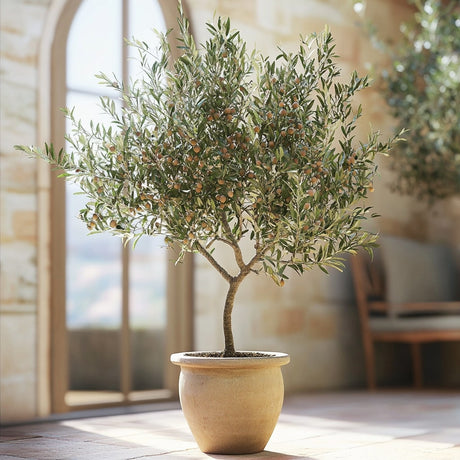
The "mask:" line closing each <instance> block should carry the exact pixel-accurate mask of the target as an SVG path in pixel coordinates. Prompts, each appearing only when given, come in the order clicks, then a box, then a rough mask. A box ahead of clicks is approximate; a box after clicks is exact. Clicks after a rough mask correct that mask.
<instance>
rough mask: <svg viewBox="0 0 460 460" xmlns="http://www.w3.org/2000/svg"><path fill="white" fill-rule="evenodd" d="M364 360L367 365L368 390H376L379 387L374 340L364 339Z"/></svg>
mask: <svg viewBox="0 0 460 460" xmlns="http://www.w3.org/2000/svg"><path fill="white" fill-rule="evenodd" d="M363 345H364V358H365V363H366V380H367V388H368V390H375V388H376V387H377V384H376V379H375V357H374V343H373V342H372V340H370V339H368V340H366V339H364V340H363Z"/></svg>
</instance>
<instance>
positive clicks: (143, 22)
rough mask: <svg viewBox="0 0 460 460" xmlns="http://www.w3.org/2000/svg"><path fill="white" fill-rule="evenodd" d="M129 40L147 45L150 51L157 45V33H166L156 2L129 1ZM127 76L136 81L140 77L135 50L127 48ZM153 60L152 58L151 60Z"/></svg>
mask: <svg viewBox="0 0 460 460" xmlns="http://www.w3.org/2000/svg"><path fill="white" fill-rule="evenodd" d="M129 8H130V9H129V37H128V38H129V39H132V38H133V37H134V38H135V39H136V40H140V41H145V42H146V43H148V45H149V47H150V49H151V50H154V49H155V48H156V47H157V46H158V45H159V43H160V42H159V40H158V36H157V34H156V33H155V32H154V30H156V31H158V32H163V33H165V32H166V25H165V22H164V18H163V13H162V11H161V7H160V5H159V4H158V1H156V0H130V1H129ZM128 56H129V60H128V65H129V76H130V78H131V79H133V80H136V79H137V78H139V77H140V73H141V72H140V65H139V62H138V59H137V58H138V52H137V50H136V48H134V47H132V46H130V47H128ZM152 59H153V58H152Z"/></svg>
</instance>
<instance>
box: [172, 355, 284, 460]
mask: <svg viewBox="0 0 460 460" xmlns="http://www.w3.org/2000/svg"><path fill="white" fill-rule="evenodd" d="M264 354H265V356H261V357H243V358H208V357H199V356H193V353H176V354H174V355H172V356H171V361H172V362H173V363H174V364H177V365H179V366H180V367H181V374H180V379H179V396H180V401H181V406H182V410H183V412H184V415H185V418H186V420H187V422H188V424H189V426H190V430H191V431H192V433H193V436H194V437H195V440H196V442H197V443H198V446H199V447H200V449H201V450H202V451H203V452H206V453H214V454H251V453H255V452H260V451H262V450H263V449H264V447H265V445H266V444H267V442H268V440H269V439H270V436H271V434H272V432H273V429H274V428H275V425H276V422H277V420H278V417H279V414H280V412H281V407H282V405H283V397H284V384H283V376H282V374H281V366H283V365H284V364H287V363H288V362H289V355H287V354H285V353H264Z"/></svg>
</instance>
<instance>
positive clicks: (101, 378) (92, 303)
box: [66, 184, 122, 391]
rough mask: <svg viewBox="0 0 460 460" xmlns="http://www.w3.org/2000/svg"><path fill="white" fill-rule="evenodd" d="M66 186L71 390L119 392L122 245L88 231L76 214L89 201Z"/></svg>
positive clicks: (72, 186) (108, 236) (71, 187)
mask: <svg viewBox="0 0 460 460" xmlns="http://www.w3.org/2000/svg"><path fill="white" fill-rule="evenodd" d="M78 189H79V188H78V186H76V185H74V184H68V185H67V187H66V201H67V208H66V221H67V222H66V224H67V243H66V245H67V247H66V251H67V262H66V270H67V272H66V277H67V283H66V307H67V308H66V315H67V328H68V340H69V369H70V382H69V389H70V390H79V391H88V390H93V391H94V390H105V391H116V390H119V382H120V377H119V375H120V367H119V331H118V328H119V326H120V324H121V282H120V280H121V272H122V267H121V259H120V255H121V244H120V241H119V240H118V238H116V237H113V236H110V235H102V234H101V235H92V236H88V235H87V233H88V232H87V230H86V227H85V225H84V224H83V222H81V221H80V220H79V219H78V218H77V216H78V212H79V210H80V209H81V208H82V207H83V206H84V202H85V199H84V197H82V196H81V195H74V194H73V193H74V192H75V191H78Z"/></svg>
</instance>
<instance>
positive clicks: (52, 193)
mask: <svg viewBox="0 0 460 460" xmlns="http://www.w3.org/2000/svg"><path fill="white" fill-rule="evenodd" d="M157 1H158V3H159V5H160V7H161V10H162V12H163V17H164V21H165V24H166V27H167V28H168V29H169V28H172V27H174V26H175V25H176V17H177V4H176V3H175V2H171V1H170V0H169V1H168V0H157ZM81 2H82V0H55V1H54V2H53V3H52V4H51V6H50V10H49V14H48V17H47V21H46V24H45V27H44V34H43V37H42V42H41V46H40V59H39V72H38V76H39V79H38V82H39V88H40V91H39V100H38V113H39V116H38V126H37V143H38V144H43V143H44V142H50V141H51V142H52V143H53V144H54V145H55V147H56V148H61V147H62V146H63V145H64V135H65V118H64V117H63V115H62V113H61V112H60V107H64V106H65V101H66V91H67V88H66V45H67V38H68V33H69V30H70V26H71V24H72V20H73V17H74V16H75V14H76V12H77V10H78V8H79V6H80V4H81ZM122 2H123V10H124V12H125V11H126V8H127V2H128V0H122ZM183 6H184V9H185V11H187V9H186V5H185V4H184V5H183ZM123 16H124V21H126V20H127V19H126V15H125V14H124V15H123ZM168 38H169V40H170V45H171V52H172V55H173V58H177V57H178V48H177V38H176V36H175V35H174V34H173V33H171V34H170V35H169V37H168ZM57 176H58V174H57V173H56V172H55V171H52V168H51V167H50V166H49V165H48V164H47V163H45V162H39V163H38V169H37V201H38V203H37V204H38V242H37V243H38V247H37V251H38V261H37V265H38V266H37V277H38V292H37V329H38V331H37V332H38V341H37V344H38V349H37V401H38V407H37V414H38V415H39V416H46V415H48V414H50V413H59V412H67V411H69V410H71V409H84V408H87V407H85V406H74V407H69V406H68V405H67V404H66V402H65V395H66V393H67V391H68V381H69V369H68V341H67V331H66V309H65V283H66V274H65V252H66V251H65V248H66V242H65V182H64V180H63V179H61V178H58V177H57ZM174 252H175V251H174V250H172V251H171V253H170V254H169V256H168V259H170V260H171V262H170V263H168V267H167V286H166V295H167V321H166V324H167V326H166V346H165V348H166V351H165V369H164V382H165V389H166V390H168V393H167V394H168V396H169V397H170V398H177V379H178V369H176V368H175V366H172V365H171V364H170V363H169V354H171V353H173V352H175V351H180V350H187V349H189V350H191V349H192V348H193V297H194V296H193V258H192V256H191V255H189V256H188V257H186V259H185V260H184V262H183V264H179V265H177V266H175V265H174V263H173V261H174V260H175V259H174V257H175V256H176V255H177V254H174ZM124 257H127V255H124ZM123 276H124V277H125V278H126V280H124V281H123V282H127V277H128V276H129V274H128V273H127V271H126V274H125V275H123ZM177 286H181V288H182V289H177ZM124 303H125V302H124ZM123 314H124V315H126V312H124V313H123ZM125 336H126V334H125ZM125 340H126V339H125ZM125 345H126V344H125ZM125 345H124V346H122V350H123V356H124V357H123V360H124V361H125V362H124V364H123V365H124V366H125V369H126V366H129V357H128V360H127V356H126V355H127V353H129V348H128V349H127V350H126V348H127V347H126V346H125ZM128 387H129V382H128V381H126V380H125V382H124V383H122V390H123V389H124V390H125V391H128V390H129V388H128ZM158 394H159V398H153V399H149V400H145V399H142V400H129V399H128V398H127V397H125V400H124V401H123V402H120V403H117V404H110V405H127V404H135V403H139V402H144V403H145V402H152V401H154V400H158V399H161V400H164V395H165V392H164V391H163V390H159V393H158ZM125 396H126V395H125ZM106 405H107V404H98V405H97V407H100V406H106ZM94 407H96V405H91V408H94Z"/></svg>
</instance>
